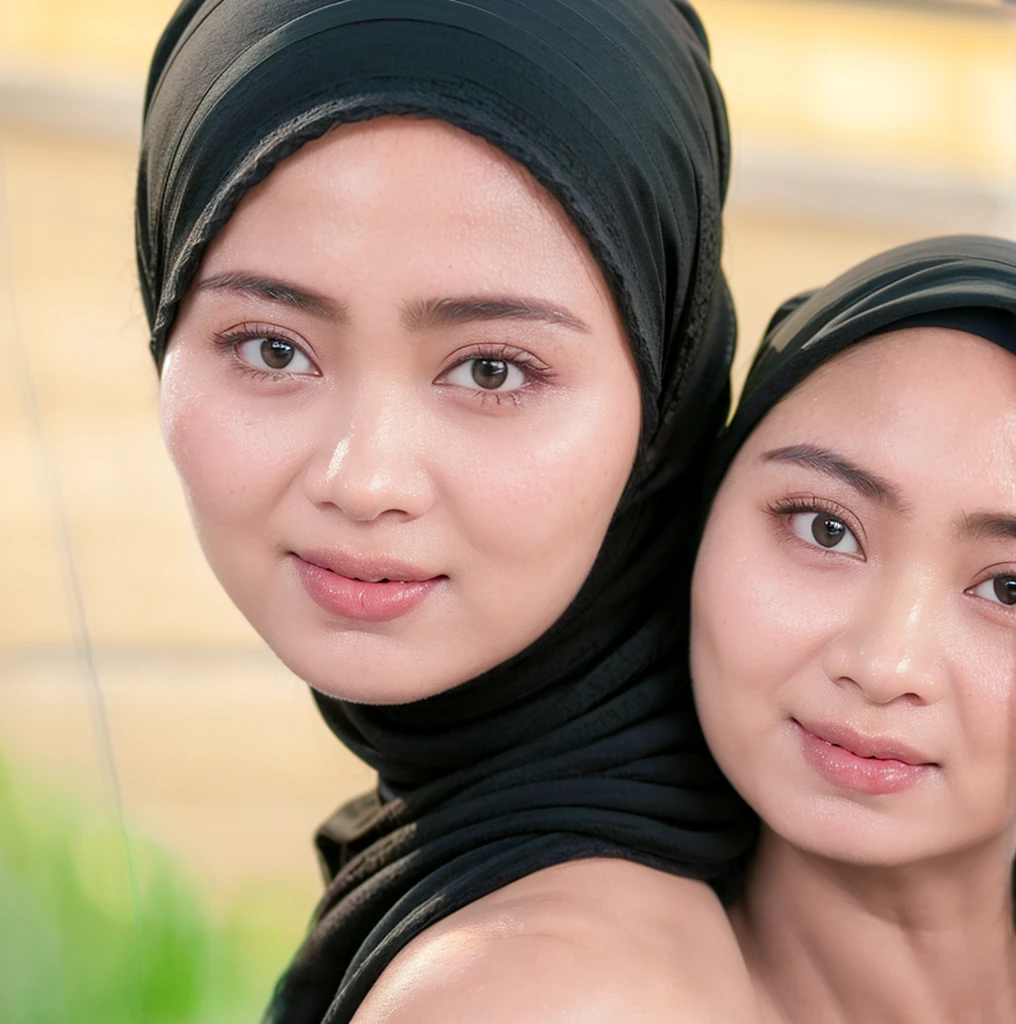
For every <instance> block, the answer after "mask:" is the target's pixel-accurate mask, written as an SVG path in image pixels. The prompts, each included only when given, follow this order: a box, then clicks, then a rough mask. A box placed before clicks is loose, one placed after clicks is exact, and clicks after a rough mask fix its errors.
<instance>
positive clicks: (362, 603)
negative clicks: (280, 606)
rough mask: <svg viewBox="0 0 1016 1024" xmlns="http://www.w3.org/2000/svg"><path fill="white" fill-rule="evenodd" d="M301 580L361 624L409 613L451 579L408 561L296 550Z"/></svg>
mask: <svg viewBox="0 0 1016 1024" xmlns="http://www.w3.org/2000/svg"><path fill="white" fill-rule="evenodd" d="M292 557H293V559H294V561H295V563H296V570H297V574H298V575H299V577H300V582H301V583H302V584H303V586H304V589H305V590H306V591H307V593H308V594H309V595H310V597H311V598H312V599H313V600H314V601H315V602H316V603H317V604H318V605H319V607H321V608H323V609H324V610H325V611H326V612H331V613H332V614H333V615H338V616H339V617H340V618H344V619H354V620H356V621H358V622H390V621H391V620H392V619H397V618H399V617H400V616H402V615H407V614H408V613H409V612H411V611H412V610H413V609H414V608H416V607H417V606H418V605H419V604H420V603H421V602H422V601H424V600H426V598H427V597H429V596H430V595H431V594H432V593H433V592H434V591H435V590H436V589H438V588H439V587H440V586H441V585H442V584H443V583H445V582H447V580H448V577H447V576H444V575H434V574H433V573H430V572H428V571H426V570H424V569H421V568H419V567H417V566H413V565H410V564H408V563H406V562H398V561H395V560H393V559H388V558H373V557H369V556H355V555H347V554H344V553H342V552H334V551H306V552H304V553H303V554H302V555H298V554H296V553H295V552H293V556H292Z"/></svg>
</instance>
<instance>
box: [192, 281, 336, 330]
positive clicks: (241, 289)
mask: <svg viewBox="0 0 1016 1024" xmlns="http://www.w3.org/2000/svg"><path fill="white" fill-rule="evenodd" d="M195 290H196V291H227V292H237V293H239V294H241V295H256V296H257V297H258V298H260V299H267V300H268V301H269V302H278V303H279V304H280V305H283V306H289V307H290V308H291V309H298V310H300V311H301V312H304V313H313V314H314V315H315V316H320V317H327V318H328V319H330V320H345V319H346V318H347V314H346V307H345V305H344V304H342V303H340V302H335V301H334V300H333V299H330V298H328V297H327V296H326V295H321V294H319V293H318V292H312V291H308V290H307V289H305V288H299V287H297V286H296V285H293V284H289V283H288V282H286V281H280V280H277V279H276V278H273V277H260V276H259V275H257V274H245V273H234V274H217V275H216V276H215V277H207V278H205V279H204V280H203V281H200V282H199V283H198V285H197V287H196V289H195Z"/></svg>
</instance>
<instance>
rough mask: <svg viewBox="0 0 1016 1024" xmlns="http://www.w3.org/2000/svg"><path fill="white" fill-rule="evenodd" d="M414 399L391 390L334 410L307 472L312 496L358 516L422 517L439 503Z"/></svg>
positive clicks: (316, 501)
mask: <svg viewBox="0 0 1016 1024" xmlns="http://www.w3.org/2000/svg"><path fill="white" fill-rule="evenodd" d="M409 404H410V403H409V402H407V401H400V400H398V399H396V398H395V396H393V395H391V394H388V395H385V394H380V395H376V396H374V397H373V398H371V397H368V398H366V399H360V400H359V401H355V402H353V403H350V404H349V405H348V406H347V407H346V408H344V409H341V410H338V411H336V410H330V411H331V413H332V414H331V415H330V416H329V417H328V418H327V421H326V422H324V423H322V425H321V429H320V432H319V437H320V443H318V444H317V445H316V446H315V451H314V455H313V457H312V458H311V460H310V461H309V463H308V465H307V469H306V473H305V478H304V489H305V492H306V494H307V497H308V498H309V499H310V500H311V501H312V502H314V504H316V505H322V506H327V505H331V506H334V507H336V508H338V509H340V510H341V511H342V512H343V513H344V514H345V515H346V516H347V517H348V518H349V519H351V520H354V521H356V522H372V521H373V520H376V519H380V518H391V517H394V518H397V519H405V520H410V519H416V518H418V517H420V516H422V515H423V514H424V513H425V512H427V510H428V509H429V508H430V507H431V506H432V505H433V502H434V493H433V486H432V481H431V478H430V475H429V474H428V472H427V470H426V466H425V464H424V462H425V460H424V458H423V452H422V451H421V449H420V442H421V438H426V437H427V434H428V432H427V431H426V430H424V429H423V428H422V424H420V423H419V422H418V417H417V416H416V415H415V414H414V411H413V409H412V408H409V407H407V406H409Z"/></svg>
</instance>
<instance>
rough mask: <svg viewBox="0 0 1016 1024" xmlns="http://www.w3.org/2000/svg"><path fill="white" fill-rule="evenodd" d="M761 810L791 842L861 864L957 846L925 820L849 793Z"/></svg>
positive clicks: (906, 859)
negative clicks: (866, 802)
mask: <svg viewBox="0 0 1016 1024" xmlns="http://www.w3.org/2000/svg"><path fill="white" fill-rule="evenodd" d="M760 810H761V814H760V816H761V818H762V820H763V822H764V823H765V825H766V827H767V828H768V829H770V830H771V831H772V832H773V833H775V834H776V835H777V836H779V837H780V838H781V839H782V840H783V841H784V842H786V843H788V844H789V845H791V846H793V847H796V848H797V849H799V850H801V851H802V852H804V853H807V854H810V855H811V856H814V857H821V858H824V859H826V860H830V861H836V862H837V863H841V864H848V865H853V866H855V867H859V868H861V867H863V868H887V869H891V868H898V867H902V866H905V865H907V864H913V863H916V862H919V861H925V860H929V859H933V858H936V857H940V856H943V855H947V854H948V853H950V852H954V850H955V843H954V842H951V841H949V837H947V836H945V835H942V834H938V835H935V834H929V830H928V828H927V825H928V824H929V823H928V822H915V821H913V820H911V819H910V818H909V816H908V815H906V814H901V813H894V812H893V811H892V810H891V809H889V808H888V807H877V806H865V805H863V804H860V803H857V802H855V801H854V800H851V799H850V798H845V797H812V798H810V799H801V798H798V799H797V800H796V801H794V802H792V803H791V804H790V806H788V807H785V808H779V809H777V810H774V809H773V808H772V807H766V808H761V809H760ZM934 831H935V832H938V833H940V832H941V828H940V827H936V828H935V829H934Z"/></svg>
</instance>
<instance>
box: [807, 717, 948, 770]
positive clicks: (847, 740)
mask: <svg viewBox="0 0 1016 1024" xmlns="http://www.w3.org/2000/svg"><path fill="white" fill-rule="evenodd" d="M794 721H795V722H797V724H798V725H799V726H800V727H801V728H802V729H804V730H806V731H807V732H810V733H811V734H812V735H813V736H817V737H818V738H819V739H820V740H824V741H825V742H826V743H832V744H834V745H835V746H837V747H843V749H844V750H849V751H850V752H851V753H852V754H856V755H857V756H858V757H877V758H878V759H879V760H882V761H890V760H892V761H902V762H903V763H904V764H912V765H926V764H927V765H933V764H936V762H935V761H932V760H931V758H929V757H925V755H924V754H922V753H921V752H920V751H919V750H915V749H914V748H913V747H909V746H907V744H905V743H902V742H900V741H899V740H897V739H894V738H893V737H891V736H865V735H863V734H862V733H859V732H857V731H855V730H854V729H851V728H850V726H847V725H842V724H840V723H839V722H805V721H801V720H800V719H796V718H795V719H794Z"/></svg>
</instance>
